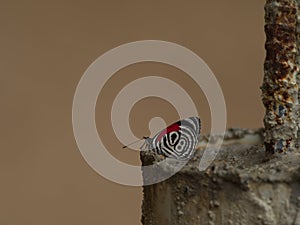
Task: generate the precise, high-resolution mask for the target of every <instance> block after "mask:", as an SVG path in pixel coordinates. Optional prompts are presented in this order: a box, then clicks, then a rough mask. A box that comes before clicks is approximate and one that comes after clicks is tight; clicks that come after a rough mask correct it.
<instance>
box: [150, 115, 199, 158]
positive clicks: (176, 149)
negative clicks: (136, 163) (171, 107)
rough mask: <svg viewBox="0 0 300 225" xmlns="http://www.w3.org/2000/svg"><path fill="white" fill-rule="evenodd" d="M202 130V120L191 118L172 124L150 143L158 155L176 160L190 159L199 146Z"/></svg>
mask: <svg viewBox="0 0 300 225" xmlns="http://www.w3.org/2000/svg"><path fill="white" fill-rule="evenodd" d="M200 129H201V122H200V119H199V118H198V117H189V118H187V119H184V120H180V121H177V122H176V123H173V124H171V125H170V126H168V127H167V128H166V129H164V130H162V131H160V132H158V133H157V134H156V135H155V136H154V137H153V138H152V139H149V140H148V142H149V144H150V146H151V148H152V150H153V151H155V152H156V153H157V154H162V155H164V156H166V157H172V158H176V159H189V158H191V157H192V155H193V153H194V151H195V148H196V146H197V143H198V138H199V135H200Z"/></svg>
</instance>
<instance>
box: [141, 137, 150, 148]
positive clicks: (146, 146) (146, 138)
mask: <svg viewBox="0 0 300 225" xmlns="http://www.w3.org/2000/svg"><path fill="white" fill-rule="evenodd" d="M143 139H144V140H145V142H144V144H143V145H142V146H141V150H142V151H144V150H150V149H152V138H149V137H143Z"/></svg>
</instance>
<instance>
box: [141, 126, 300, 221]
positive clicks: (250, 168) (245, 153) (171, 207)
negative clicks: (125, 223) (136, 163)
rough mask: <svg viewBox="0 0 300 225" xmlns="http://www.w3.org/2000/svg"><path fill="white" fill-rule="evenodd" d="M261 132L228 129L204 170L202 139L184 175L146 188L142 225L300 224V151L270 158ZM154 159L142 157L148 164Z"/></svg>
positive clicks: (145, 153) (203, 140) (182, 171)
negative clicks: (266, 152)
mask: <svg viewBox="0 0 300 225" xmlns="http://www.w3.org/2000/svg"><path fill="white" fill-rule="evenodd" d="M260 132H261V131H248V130H229V131H228V132H227V135H226V140H225V141H224V145H223V146H222V148H221V150H220V152H219V154H218V156H217V158H216V159H215V160H214V162H213V163H212V164H211V165H210V166H209V168H208V169H207V170H206V171H202V172H200V171H199V170H198V164H199V160H200V158H201V156H202V154H203V149H204V147H205V140H206V137H202V138H201V141H200V145H199V148H198V149H197V151H196V154H195V157H194V158H193V159H192V160H190V161H189V163H188V164H187V165H186V166H185V167H184V168H183V169H182V170H181V171H180V172H178V173H177V174H176V175H174V176H173V177H171V178H170V179H168V180H166V181H164V182H161V183H158V184H154V185H151V186H146V187H144V200H143V215H142V222H143V224H144V225H150V224H151V225H171V224H172V225H183V224H189V225H190V224H195V225H198V224H254V225H255V224H270V225H271V224H272V225H273V224H300V164H299V162H300V153H299V152H297V151H289V152H286V153H285V154H280V155H273V156H271V158H270V157H269V158H266V155H265V150H264V147H263V137H262V134H261V133H260ZM155 158H156V157H155V156H154V157H153V155H152V154H151V153H149V152H143V153H142V154H141V159H142V161H143V163H144V164H149V163H152V162H151V160H155ZM162 169H166V168H162Z"/></svg>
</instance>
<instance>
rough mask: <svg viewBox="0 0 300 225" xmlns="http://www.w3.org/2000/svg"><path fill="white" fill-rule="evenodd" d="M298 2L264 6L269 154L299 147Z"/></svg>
mask: <svg viewBox="0 0 300 225" xmlns="http://www.w3.org/2000/svg"><path fill="white" fill-rule="evenodd" d="M297 19H298V2H297V1H296V0H267V1H266V5H265V23H266V24H265V33H266V44H265V48H266V52H267V54H266V59H265V63H264V80H263V85H262V87H261V89H262V100H263V104H264V106H265V108H266V114H265V117H264V125H265V141H264V142H265V147H266V151H267V152H268V153H275V152H285V151H287V150H289V149H293V148H294V147H295V146H296V142H297V137H298V125H299V115H298V108H299V99H298V92H299V87H298V84H297V76H298V73H299V66H298V65H297V58H298V57H296V56H297V54H298V50H297V49H298V48H297V34H296V33H297V29H296V28H297Z"/></svg>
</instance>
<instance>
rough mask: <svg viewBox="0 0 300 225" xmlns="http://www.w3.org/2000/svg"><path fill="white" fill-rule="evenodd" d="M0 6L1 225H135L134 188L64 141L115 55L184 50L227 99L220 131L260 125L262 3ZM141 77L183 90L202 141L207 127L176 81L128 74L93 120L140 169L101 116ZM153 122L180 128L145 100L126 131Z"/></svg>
mask: <svg viewBox="0 0 300 225" xmlns="http://www.w3.org/2000/svg"><path fill="white" fill-rule="evenodd" d="M0 5H1V6H0V24H1V28H0V29H1V33H0V40H1V42H0V44H1V48H0V49H1V54H0V57H1V59H0V60H1V67H0V70H1V76H0V85H1V86H0V100H1V119H0V120H1V127H2V129H1V134H0V137H1V142H0V143H1V156H0V182H1V183H0V224H1V225H2V224H3V225H27V224H28V225H40V224H43V225H48V224H49V225H50V224H51V225H53V224H64V225H66V224H72V225H77V224H78V225H79V224H80V225H81V224H87V225H99V224H130V225H134V224H140V215H141V209H140V207H141V200H142V189H141V188H137V187H134V188H133V187H126V186H122V185H118V184H115V183H113V182H110V181H108V180H106V179H104V178H102V177H101V176H99V175H98V174H96V173H95V172H94V171H93V170H92V169H91V168H90V167H89V166H88V165H87V163H86V162H85V161H84V159H83V158H82V156H81V154H80V152H79V151H78V148H77V146H76V143H75V139H74V136H73V132H72V121H71V115H72V100H73V95H74V91H75V88H76V85H77V83H78V81H79V80H80V78H81V76H82V74H83V73H84V71H85V70H86V69H87V67H88V66H89V65H90V64H91V63H92V62H93V61H94V60H95V59H96V58H97V57H98V56H100V55H101V54H103V53H104V52H106V51H108V50H110V49H112V48H114V47H117V46H118V45H121V44H124V43H127V42H132V41H137V40H144V39H157V40H165V41H170V42H175V43H178V44H180V45H183V46H185V47H187V48H189V49H191V50H192V51H194V52H195V53H197V54H198V55H199V56H200V57H201V58H202V59H204V60H205V61H206V63H207V64H208V65H209V66H210V68H211V69H212V71H213V72H214V74H215V75H216V77H217V79H218V81H219V83H220V85H221V87H222V89H223V92H224V96H225V99H226V104H227V113H228V123H227V124H228V127H250V128H256V127H261V126H262V117H263V112H264V109H263V107H262V103H261V101H260V90H259V86H260V85H261V83H262V76H263V60H264V32H263V14H264V11H263V5H264V3H263V1H260V0H252V1H240V0H232V1H203V0H198V1H186V2H185V1H177V0H173V1H141V0H139V1H132V0H129V1H30V0H29V1H1V4H0ZM143 74H145V75H149V74H155V75H157V74H158V75H160V74H162V75H164V76H165V77H169V78H172V79H173V80H175V81H177V82H180V84H181V85H182V86H183V87H185V88H186V89H188V92H189V93H190V94H191V96H192V97H193V99H194V100H195V101H196V102H198V105H197V106H198V109H199V112H200V115H201V118H202V121H203V125H204V128H203V129H204V132H208V131H209V126H210V115H209V113H210V111H209V108H208V105H207V102H206V100H205V97H204V96H203V94H202V93H201V90H199V89H198V88H197V87H196V86H195V84H193V82H191V80H190V79H189V78H188V77H187V76H186V75H184V74H183V72H181V71H179V70H177V69H176V68H172V67H170V66H167V65H162V64H159V63H141V64H137V65H132V66H129V67H127V68H124V69H122V70H121V71H119V72H118V73H116V74H115V76H114V77H112V79H111V80H110V81H109V82H108V83H107V84H106V86H105V88H104V89H103V92H102V93H101V96H99V99H98V104H97V115H96V120H97V126H98V130H99V134H100V135H101V136H102V138H103V140H104V142H105V144H106V145H107V146H109V148H110V149H111V152H112V154H113V155H114V156H116V157H117V158H118V159H120V160H122V161H124V162H130V163H133V164H138V163H139V162H138V154H137V152H135V151H122V149H120V146H121V143H119V142H118V141H117V139H116V137H115V136H114V133H113V131H112V128H111V126H110V123H109V121H110V120H109V114H110V107H111V104H112V102H111V101H112V100H113V98H114V97H115V95H116V94H117V93H118V91H119V90H120V89H121V88H122V86H124V85H125V84H127V83H128V82H130V81H132V80H134V79H136V78H137V77H140V76H143ZM120 76H122V78H120ZM183 78H184V79H183ZM153 105H156V106H157V107H154V108H153V107H152V106H153ZM149 106H150V107H149ZM147 107H148V108H147ZM145 112H147V113H145ZM155 115H159V116H163V117H165V116H166V115H169V116H170V117H166V122H167V123H169V122H172V120H174V119H175V118H176V113H175V112H174V109H172V107H171V106H170V105H168V104H167V103H166V102H164V101H162V100H159V99H148V100H147V99H146V100H145V101H143V102H140V103H139V104H138V105H137V106H136V107H134V108H133V109H132V113H131V115H130V124H131V125H132V129H133V132H134V133H135V134H136V135H137V136H142V135H147V134H148V133H147V132H148V130H147V129H148V128H147V124H148V122H149V119H150V118H151V116H155Z"/></svg>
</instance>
